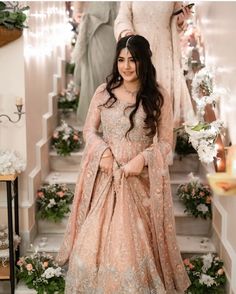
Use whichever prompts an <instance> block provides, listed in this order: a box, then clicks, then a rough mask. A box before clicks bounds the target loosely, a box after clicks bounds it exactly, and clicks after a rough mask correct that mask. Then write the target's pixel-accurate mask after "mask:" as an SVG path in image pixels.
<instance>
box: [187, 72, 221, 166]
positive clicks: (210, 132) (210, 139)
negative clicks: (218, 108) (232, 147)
mask: <svg viewBox="0 0 236 294" xmlns="http://www.w3.org/2000/svg"><path fill="white" fill-rule="evenodd" d="M221 94H223V92H222V90H221V91H219V90H218V91H217V92H214V93H213V78H212V75H211V73H210V72H209V71H208V70H207V69H206V68H203V69H202V70H200V71H199V72H198V73H197V74H196V75H195V77H194V79H193V82H192V97H193V99H194V100H195V102H196V105H197V120H196V119H195V118H194V120H193V121H192V122H186V123H185V124H184V128H185V131H186V133H187V134H188V135H189V142H190V143H191V144H192V146H193V148H194V149H195V150H196V151H197V153H198V156H199V159H200V160H201V161H202V162H204V163H207V164H208V163H211V162H212V161H213V160H214V157H216V156H217V146H216V145H215V141H216V139H217V137H218V135H219V134H220V132H221V130H222V128H223V121H221V120H219V119H218V120H215V121H213V122H211V123H207V122H205V121H204V114H205V107H206V105H207V104H214V103H215V102H216V101H217V99H218V98H219V96H220V95H221Z"/></svg>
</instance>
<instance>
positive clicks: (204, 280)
mask: <svg viewBox="0 0 236 294" xmlns="http://www.w3.org/2000/svg"><path fill="white" fill-rule="evenodd" d="M199 283H200V284H201V285H206V286H207V287H211V286H213V285H215V284H216V281H215V280H214V278H212V277H211V276H209V275H206V274H201V277H200V279H199Z"/></svg>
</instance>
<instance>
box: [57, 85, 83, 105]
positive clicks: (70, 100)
mask: <svg viewBox="0 0 236 294" xmlns="http://www.w3.org/2000/svg"><path fill="white" fill-rule="evenodd" d="M78 101H79V95H78V94H77V93H76V91H75V84H74V82H73V81H70V82H69V84H68V86H67V89H66V90H65V91H63V92H61V93H60V94H59V96H58V108H59V109H64V110H66V109H73V110H76V108H77V106H78Z"/></svg>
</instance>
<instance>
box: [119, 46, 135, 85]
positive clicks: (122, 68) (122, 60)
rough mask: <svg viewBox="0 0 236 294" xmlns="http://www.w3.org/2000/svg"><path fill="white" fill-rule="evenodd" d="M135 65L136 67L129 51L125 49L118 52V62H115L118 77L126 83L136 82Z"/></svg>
mask: <svg viewBox="0 0 236 294" xmlns="http://www.w3.org/2000/svg"><path fill="white" fill-rule="evenodd" d="M136 65H137V66H138V62H137V61H136V63H135V60H134V58H133V57H132V55H131V54H130V52H129V50H127V49H126V48H124V49H122V50H121V51H120V54H119V57H118V60H117V67H118V71H119V74H120V76H121V77H122V78H123V80H124V81H126V82H137V80H138V76H137V70H136Z"/></svg>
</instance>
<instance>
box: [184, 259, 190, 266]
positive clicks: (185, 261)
mask: <svg viewBox="0 0 236 294" xmlns="http://www.w3.org/2000/svg"><path fill="white" fill-rule="evenodd" d="M184 264H185V265H187V266H189V265H190V261H189V259H188V258H185V259H184Z"/></svg>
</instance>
